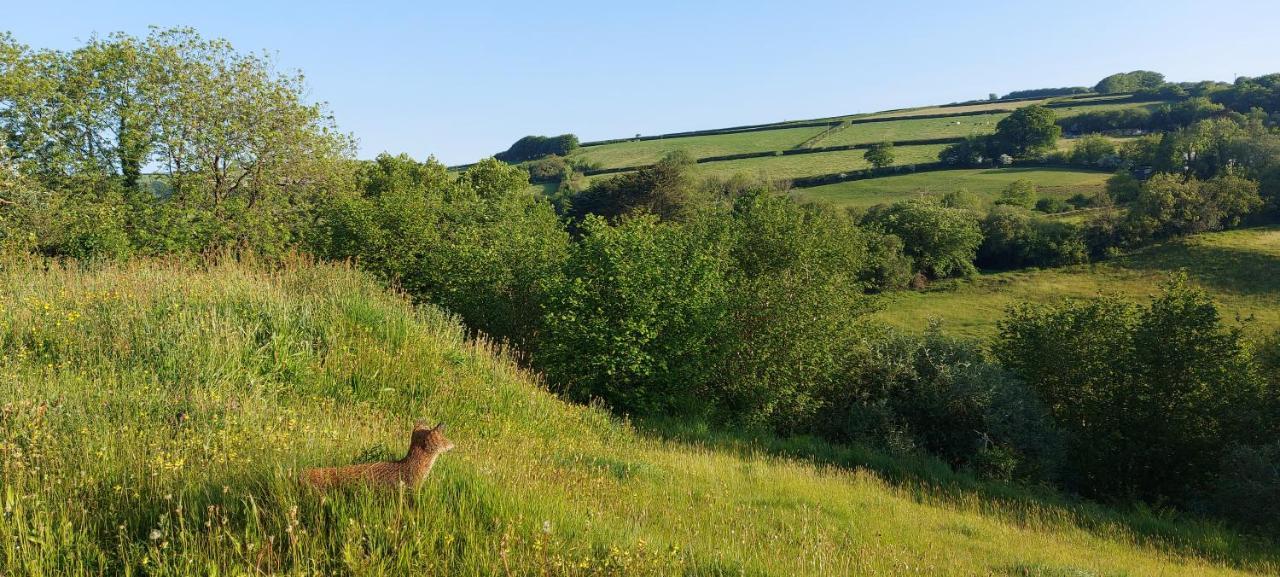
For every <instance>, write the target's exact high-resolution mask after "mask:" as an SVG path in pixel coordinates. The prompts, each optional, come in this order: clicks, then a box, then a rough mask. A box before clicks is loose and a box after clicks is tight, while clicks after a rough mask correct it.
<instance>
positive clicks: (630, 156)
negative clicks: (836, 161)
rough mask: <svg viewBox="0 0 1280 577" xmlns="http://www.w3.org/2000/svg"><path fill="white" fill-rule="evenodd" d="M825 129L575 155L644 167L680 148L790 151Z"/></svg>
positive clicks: (604, 148)
mask: <svg viewBox="0 0 1280 577" xmlns="http://www.w3.org/2000/svg"><path fill="white" fill-rule="evenodd" d="M823 130H826V127H822V126H816V127H808V128H783V129H778V130H762V131H759V132H742V133H737V134H717V135H713V136H688V137H683V138H668V139H663V140H640V141H632V142H618V143H614V144H605V145H601V146H588V147H584V148H582V149H580V150H579V151H578V152H576V153H574V155H573V156H575V157H581V158H584V159H586V160H588V161H590V162H593V163H599V165H600V166H601V167H602V168H617V167H625V166H644V165H646V164H653V163H655V162H657V161H658V160H660V159H661V158H662V157H663V156H665V155H666V154H667V153H670V152H674V151H676V150H683V151H685V152H688V153H689V154H691V155H693V157H694V158H702V157H705V156H720V155H724V154H738V153H743V152H762V151H769V150H788V149H791V148H795V147H796V145H798V144H800V143H801V142H804V141H805V140H807V139H808V138H809V137H811V136H814V135H816V134H818V133H820V132H822V131H823Z"/></svg>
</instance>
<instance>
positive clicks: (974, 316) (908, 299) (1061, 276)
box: [879, 226, 1280, 337]
mask: <svg viewBox="0 0 1280 577" xmlns="http://www.w3.org/2000/svg"><path fill="white" fill-rule="evenodd" d="M1178 270H1185V271H1186V272H1187V275H1188V278H1189V279H1190V280H1191V281H1192V282H1193V283H1195V284H1197V285H1199V286H1201V287H1203V288H1204V289H1206V290H1208V291H1209V292H1210V293H1212V295H1213V297H1214V299H1215V300H1217V301H1218V302H1219V303H1220V305H1221V309H1222V311H1223V314H1224V315H1225V316H1228V318H1231V317H1233V316H1239V317H1240V318H1252V320H1251V321H1250V322H1248V323H1246V330H1249V331H1259V332H1263V333H1268V332H1271V331H1275V330H1277V329H1280V227H1277V226H1271V227H1261V228H1252V229H1242V230H1233V231H1226V232H1215V233H1208V234H1202V235H1198V236H1194V237H1190V238H1187V239H1185V240H1181V241H1171V242H1168V243H1165V244H1163V245H1157V246H1152V247H1149V248H1146V249H1143V250H1140V251H1138V252H1136V253H1134V254H1131V255H1127V256H1123V257H1119V258H1116V259H1112V260H1108V261H1104V262H1100V263H1093V264H1088V265H1079V266H1072V267H1065V268H1059V269H1046V270H1023V271H1013V272H1001V273H991V274H982V275H979V276H977V277H975V278H972V279H967V280H956V281H944V282H941V283H938V284H937V285H935V286H934V287H932V288H930V289H928V290H925V291H923V292H904V293H900V294H898V295H895V296H894V297H893V299H892V302H891V303H890V304H888V305H887V308H886V309H885V310H884V311H882V312H881V313H879V314H880V316H881V317H882V318H884V319H885V320H887V321H889V322H890V323H891V324H893V325H895V326H898V327H900V328H903V329H906V330H913V331H914V330H919V329H921V328H922V327H924V326H926V325H927V324H928V322H929V320H930V319H939V320H941V321H942V323H943V324H942V327H943V330H944V331H945V332H947V333H951V334H957V335H967V336H976V337H990V336H992V335H994V334H995V331H996V326H995V323H996V321H997V320H999V319H1000V318H1002V317H1003V312H1004V310H1005V309H1006V308H1007V307H1009V306H1010V305H1013V304H1015V303H1018V302H1022V301H1030V302H1040V303H1052V302H1056V301H1059V300H1061V299H1063V298H1067V297H1091V296H1096V295H1098V294H1108V293H1110V294H1119V295H1125V296H1129V297H1132V298H1135V299H1142V298H1147V297H1148V296H1149V295H1151V294H1154V293H1155V291H1156V286H1157V285H1158V283H1160V282H1161V281H1163V280H1164V279H1166V278H1168V275H1169V274H1171V273H1174V272H1176V271H1178Z"/></svg>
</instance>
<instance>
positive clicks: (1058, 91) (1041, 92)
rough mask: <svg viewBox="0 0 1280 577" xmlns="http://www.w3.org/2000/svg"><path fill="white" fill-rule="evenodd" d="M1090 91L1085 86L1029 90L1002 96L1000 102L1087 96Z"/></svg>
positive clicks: (1015, 91)
mask: <svg viewBox="0 0 1280 577" xmlns="http://www.w3.org/2000/svg"><path fill="white" fill-rule="evenodd" d="M1090 92H1092V90H1091V89H1090V88H1089V87H1087V86H1064V87H1062V88H1032V89H1029V90H1014V91H1013V92H1010V93H1008V94H1006V95H1004V96H1001V97H1000V100H1011V99H1016V98H1049V97H1052V96H1071V95H1073V94H1088V93H1090Z"/></svg>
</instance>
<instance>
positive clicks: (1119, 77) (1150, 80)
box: [1093, 70, 1164, 94]
mask: <svg viewBox="0 0 1280 577" xmlns="http://www.w3.org/2000/svg"><path fill="white" fill-rule="evenodd" d="M1162 84H1164V75H1163V74H1160V73H1159V72H1151V71H1150V70H1134V71H1133V72H1119V73H1116V74H1112V75H1111V76H1108V77H1106V78H1103V79H1102V80H1099V81H1098V83H1097V84H1096V85H1094V87H1093V91H1094V92H1098V93H1101V94H1112V93H1116V92H1137V91H1139V90H1142V89H1149V88H1158V87H1159V86H1160V85H1162Z"/></svg>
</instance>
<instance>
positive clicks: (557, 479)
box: [0, 259, 1277, 575]
mask: <svg viewBox="0 0 1280 577" xmlns="http://www.w3.org/2000/svg"><path fill="white" fill-rule="evenodd" d="M0 354H2V357H0V507H2V514H3V522H2V523H0V575H100V574H107V575H132V574H146V575H190V574H219V575H221V574H231V575H238V574H297V575H307V574H360V575H406V574H414V575H446V574H448V575H606V574H612V575H637V574H652V575H676V574H689V575H758V574H759V575H763V574H774V575H804V574H809V575H837V574H951V575H972V574H991V573H996V574H1001V573H1003V574H1018V575H1021V574H1044V575H1050V574H1085V573H1087V574H1096V575H1126V574H1127V575H1147V574H1156V573H1159V574H1165V575H1182V574H1185V575H1200V574H1219V573H1220V574H1228V573H1232V572H1233V570H1232V569H1229V567H1237V568H1243V569H1251V570H1257V571H1266V570H1273V571H1274V570H1276V569H1277V565H1276V564H1275V561H1274V559H1275V558H1276V556H1275V553H1274V551H1272V550H1271V549H1268V548H1266V547H1265V545H1262V544H1256V543H1251V542H1249V541H1248V540H1246V539H1243V538H1240V537H1238V536H1236V535H1233V534H1232V533H1230V532H1228V531H1225V530H1222V529H1220V528H1216V527H1214V526H1212V525H1202V524H1195V523H1187V524H1185V525H1177V524H1175V525H1174V527H1173V529H1171V530H1168V531H1165V532H1164V533H1161V534H1162V535H1165V537H1161V538H1160V539H1158V540H1154V541H1153V540H1152V539H1151V538H1146V537H1142V536H1141V535H1139V534H1138V532H1135V530H1133V529H1131V528H1123V527H1124V525H1123V524H1107V525H1106V527H1107V528H1106V529H1105V530H1104V529H1103V528H1102V527H1101V525H1099V526H1089V525H1088V524H1087V523H1081V522H1080V519H1081V517H1079V515H1077V514H1074V513H1073V514H1066V513H1054V512H1053V511H1060V509H1057V508H1053V507H1050V508H1048V509H1046V511H1048V512H1046V513H1045V514H1043V515H1039V516H1036V517H1035V519H1038V520H1036V521H1034V522H1031V521H1028V520H1027V519H1030V518H1032V517H1030V516H1027V515H1012V514H1009V512H1008V511H1003V512H1002V511H1001V510H999V509H1000V508H1001V507H1003V506H1004V505H1001V504H999V502H997V501H992V502H987V503H984V502H982V500H981V499H979V498H977V497H974V496H972V495H971V496H965V497H957V496H954V495H952V496H947V495H943V494H940V493H939V494H938V495H935V496H933V497H928V498H926V497H923V496H922V495H925V493H922V492H920V491H918V490H912V489H910V488H908V487H905V486H903V484H901V483H898V482H891V481H890V480H886V479H885V478H883V477H882V476H880V475H878V474H875V473H873V472H870V471H868V470H866V469H853V468H848V467H846V466H835V465H834V464H833V463H831V462H823V461H819V460H814V459H802V458H795V457H793V456H786V455H784V454H780V453H775V452H771V451H768V450H754V449H753V450H741V449H740V448H731V447H726V446H721V445H716V444H708V443H701V442H690V441H689V440H688V439H681V438H672V439H667V440H659V439H653V438H647V437H645V436H644V435H642V434H640V433H637V432H636V430H635V429H633V428H632V427H631V426H629V425H627V424H626V423H625V422H620V421H618V420H617V419H615V418H612V417H610V416H609V415H608V414H607V413H605V412H604V411H601V410H598V409H595V408H590V407H581V406H574V405H568V404H565V403H562V402H560V401H559V400H557V399H556V398H555V397H554V396H552V395H551V394H549V393H547V392H545V390H544V388H543V387H542V386H541V385H540V384H539V382H538V380H537V378H536V377H535V376H534V375H530V374H528V373H526V372H525V371H523V370H521V369H520V368H519V367H517V366H516V365H515V364H514V363H512V362H511V361H510V360H508V356H507V355H506V354H505V353H504V352H503V351H502V350H501V349H500V348H499V347H496V346H493V345H491V344H489V343H485V342H470V341H467V340H466V339H465V337H464V332H463V330H462V329H461V328H460V326H459V325H458V323H457V322H456V321H455V320H453V319H451V318H449V317H448V316H447V315H444V314H442V313H441V312H439V311H437V310H434V309H430V308H418V309H415V308H414V307H412V306H411V305H409V304H408V303H407V301H406V300H405V299H402V298H400V297H398V296H396V295H394V294H390V293H388V292H386V291H384V290H382V289H380V288H379V287H378V286H377V285H376V284H375V283H373V282H371V281H370V280H368V279H367V278H366V277H365V276H364V275H362V274H359V273H357V272H355V271H353V270H350V269H349V268H346V267H343V266H335V265H315V264H311V263H308V262H306V261H304V260H301V259H299V260H296V261H291V262H286V263H283V264H277V265H273V266H270V267H268V266H265V265H257V264H252V263H247V264H246V263H238V262H233V261H230V260H221V261H209V262H206V263H202V264H180V263H177V262H165V261H149V262H133V263H127V264H121V265H104V266H99V267H92V268H88V269H81V268H76V267H67V266H62V265H58V264H56V263H48V262H43V261H30V262H8V263H6V264H5V265H4V266H3V268H2V269H0ZM419 418H426V419H431V420H441V421H445V422H447V423H449V426H450V436H451V437H452V438H453V439H454V440H455V442H456V443H457V445H458V448H457V449H456V450H455V451H453V452H451V453H449V454H447V455H445V456H444V457H442V458H441V460H440V462H439V463H438V465H437V467H436V468H435V470H434V471H433V472H432V474H431V476H430V477H429V478H428V479H427V481H426V483H424V485H423V486H422V487H421V488H419V489H418V490H416V491H399V492H386V491H377V490H372V489H362V488H357V489H352V490H348V491H341V492H333V493H325V494H322V493H317V492H314V491H312V490H309V489H304V488H303V487H302V486H300V485H299V484H298V483H297V482H296V478H297V474H298V471H299V469H300V468H302V467H306V466H312V465H320V464H324V465H331V464H345V463H350V462H358V461H365V460H374V459H385V458H391V457H395V456H398V454H399V453H401V452H403V451H404V449H405V446H406V445H407V442H408V433H409V429H410V427H411V424H412V423H413V421H415V420H417V419H419ZM771 453H775V454H771ZM1010 506H1012V505H1010ZM1132 526H1133V525H1132V524H1130V525H1128V527H1132ZM1116 527H1122V528H1120V529H1117V528H1116ZM1179 536H1181V537H1179ZM1178 539H1185V540H1187V541H1188V543H1178V542H1177V541H1178ZM1011 543H1018V546H1016V547H1012V546H1009V544H1011ZM1072 572H1074V573H1072Z"/></svg>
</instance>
